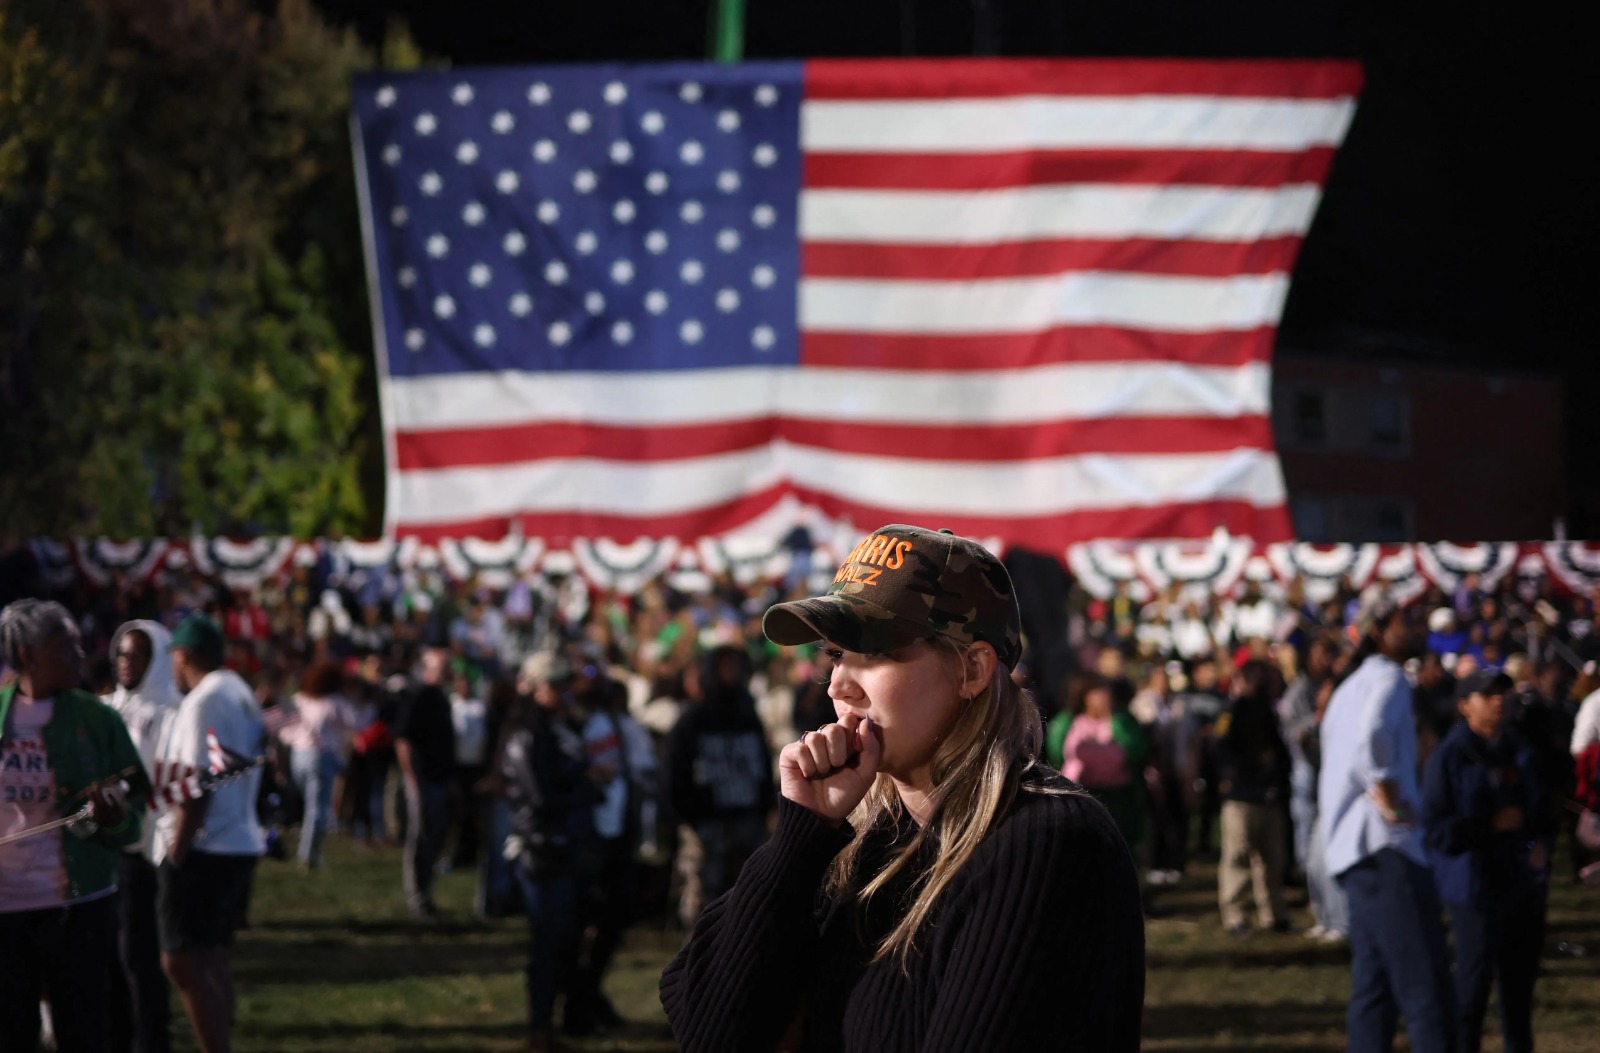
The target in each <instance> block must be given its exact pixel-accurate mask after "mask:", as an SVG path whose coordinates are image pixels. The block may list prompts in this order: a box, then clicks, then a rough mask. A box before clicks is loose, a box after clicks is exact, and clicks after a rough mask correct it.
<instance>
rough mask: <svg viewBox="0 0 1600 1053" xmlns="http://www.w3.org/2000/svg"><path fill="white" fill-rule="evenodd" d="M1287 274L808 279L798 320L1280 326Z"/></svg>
mask: <svg viewBox="0 0 1600 1053" xmlns="http://www.w3.org/2000/svg"><path fill="white" fill-rule="evenodd" d="M1288 291H1289V276H1288V275H1286V274H1282V273H1277V274H1245V275H1238V276H1236V277H1232V278H1191V277H1185V276H1179V275H1168V274H1129V273H1124V272H1116V271H1077V272H1068V273H1066V274H1050V275H1045V276H1044V277H1040V278H991V279H985V280H982V281H966V282H939V281H892V280H874V279H862V278H806V279H804V280H802V281H801V282H800V324H801V326H802V327H803V328H804V329H806V330H809V331H811V332H845V333H916V334H932V333H969V334H983V333H1032V332H1041V331H1044V330H1047V329H1053V328H1056V327H1058V326H1063V325H1108V326H1119V327H1126V328H1130V329H1143V330H1148V331H1152V332H1164V333H1214V332H1218V331H1222V330H1233V329H1257V328H1260V327H1261V326H1266V325H1277V324H1278V317H1279V315H1281V314H1282V313H1283V301H1284V297H1285V296H1287V295H1288Z"/></svg>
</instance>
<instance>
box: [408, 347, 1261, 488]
mask: <svg viewBox="0 0 1600 1053" xmlns="http://www.w3.org/2000/svg"><path fill="white" fill-rule="evenodd" d="M389 387H390V397H391V399H392V406H393V410H394V415H393V417H391V420H392V421H394V423H395V425H396V426H397V427H398V428H400V429H401V430H413V429H437V428H482V427H493V426H497V425H516V424H526V423H529V422H533V421H536V422H550V421H582V422H586V423H590V424H602V425H618V426H625V427H650V426H660V425H667V426H671V425H695V424H709V423H717V422H725V421H739V420H750V419H752V418H759V417H767V416H773V415H776V416H788V417H799V418H803V419H806V420H816V419H828V420H839V421H862V422H867V423H873V422H877V423H883V424H932V425H941V424H983V423H993V424H997V425H999V424H1020V423H1026V422H1048V421H1058V420H1073V419H1086V418H1098V417H1108V416H1127V417H1151V416H1162V415H1168V416H1216V417H1239V416H1259V415H1262V414H1265V413H1266V412H1267V410H1268V407H1269V406H1270V405H1271V402H1270V396H1271V387H1272V373H1271V369H1270V368H1269V367H1268V366H1267V365H1266V364H1265V363H1251V364H1248V365H1244V366H1238V367H1221V366H1190V365H1185V364H1183V363H1178V362H1101V363H1071V364H1059V365H1050V366H1036V367H1032V368H1028V369H1017V370H1003V371H995V372H987V373H985V372H960V373H946V372H932V371H906V370H891V369H832V368H828V369H823V368H793V367H789V368H774V369H755V368H742V369H708V370H674V371H667V372H658V373H522V372H503V373H459V374H453V375H445V376H434V377H395V378H392V379H391V380H390V382H389ZM406 507H408V508H409V507H411V506H410V505H407V506H406Z"/></svg>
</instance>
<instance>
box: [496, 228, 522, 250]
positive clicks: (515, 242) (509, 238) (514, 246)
mask: <svg viewBox="0 0 1600 1053" xmlns="http://www.w3.org/2000/svg"><path fill="white" fill-rule="evenodd" d="M500 247H501V248H503V249H505V250H506V255H507V256H521V255H522V254H523V253H524V252H526V251H527V249H528V239H527V238H526V237H524V236H523V233H522V231H520V230H513V231H512V232H511V233H509V234H507V235H506V236H505V240H504V241H502V242H501V243H500Z"/></svg>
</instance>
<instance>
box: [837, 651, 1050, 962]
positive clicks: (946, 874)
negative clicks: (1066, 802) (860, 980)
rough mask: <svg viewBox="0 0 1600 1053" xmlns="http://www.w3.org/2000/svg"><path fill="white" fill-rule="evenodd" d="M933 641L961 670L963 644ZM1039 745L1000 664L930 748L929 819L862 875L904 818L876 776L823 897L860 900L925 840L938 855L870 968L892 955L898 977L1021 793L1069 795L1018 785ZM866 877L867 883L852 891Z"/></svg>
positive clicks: (1030, 709) (1038, 728)
mask: <svg viewBox="0 0 1600 1053" xmlns="http://www.w3.org/2000/svg"><path fill="white" fill-rule="evenodd" d="M932 642H934V643H935V644H936V645H944V646H942V647H941V649H944V650H947V651H948V653H949V654H951V655H953V656H955V661H956V662H957V663H959V662H960V661H961V660H962V656H963V655H964V653H965V651H964V649H963V648H962V647H961V646H960V645H959V644H957V643H955V642H954V641H951V640H948V639H946V638H944V637H938V636H936V637H934V638H933V641H932ZM1042 740H1043V727H1042V725H1041V723H1040V719H1039V709H1038V707H1037V706H1036V705H1034V702H1033V699H1032V698H1031V697H1030V696H1029V695H1028V694H1027V692H1025V691H1023V690H1022V688H1021V687H1019V686H1017V684H1016V683H1015V682H1014V681H1013V680H1012V679H1011V675H1010V670H1008V669H1006V668H1005V667H1004V666H1003V665H1002V664H1001V663H1000V662H998V661H996V662H995V664H994V674H993V675H992V676H991V677H990V679H989V683H988V684H987V685H985V686H984V689H983V690H982V691H980V692H979V693H978V694H977V695H975V696H974V697H973V698H971V699H970V700H966V701H963V702H962V704H961V709H960V711H959V712H958V714H957V716H956V718H955V721H954V722H953V723H952V724H951V726H950V728H949V730H947V731H946V732H945V734H944V736H943V737H942V738H941V739H940V740H939V742H938V744H937V745H936V746H935V749H934V755H933V761H932V765H931V768H932V779H933V793H932V795H931V797H930V803H931V811H930V813H929V816H928V821H927V822H926V823H924V824H923V825H922V826H921V828H920V829H919V830H918V831H917V833H916V836H915V837H913V838H912V839H911V840H910V842H909V843H908V844H906V845H904V846H903V847H901V848H899V849H898V850H896V851H895V852H894V854H893V855H892V856H891V857H890V858H889V860H888V861H887V862H886V863H885V864H884V865H883V867H882V869H880V870H879V871H878V872H877V873H876V874H871V875H863V874H861V872H860V871H861V866H862V860H861V852H862V848H863V846H864V845H865V843H866V841H867V839H868V837H869V836H870V835H871V834H872V833H873V832H874V831H878V830H883V829H892V828H894V827H895V826H897V825H898V824H899V823H900V820H901V818H902V816H903V815H904V814H905V808H904V805H903V804H902V803H901V801H900V795H899V793H898V792H897V791H896V789H895V784H894V780H893V779H892V778H890V777H889V776H888V775H885V774H883V773H881V772H880V773H879V774H878V777H877V780H876V781H875V782H874V783H873V784H872V788H871V789H869V790H868V791H867V795H866V797H865V798H863V799H862V801H861V803H860V804H859V805H857V806H856V809H855V811H854V812H852V813H851V814H850V823H851V826H852V827H853V828H854V829H855V831H856V833H855V837H853V838H852V839H851V841H850V843H849V844H848V845H846V846H845V848H844V850H843V851H841V852H840V853H839V854H838V855H837V856H835V857H834V860H833V863H832V865H831V866H830V867H829V870H828V875H827V880H826V882H825V885H824V888H825V890H826V892H827V894H828V896H829V897H830V898H832V899H833V900H834V901H835V902H844V901H845V900H847V899H848V898H850V897H852V896H854V897H857V898H858V899H859V900H860V901H862V902H865V901H867V900H869V899H871V898H872V897H873V896H874V895H876V894H877V893H879V892H881V891H883V889H884V888H885V887H886V886H888V885H889V883H890V882H892V881H893V880H894V879H895V877H896V876H897V875H899V874H900V873H901V872H903V871H904V870H906V868H907V867H910V866H911V865H912V864H913V861H914V860H915V859H916V858H917V856H918V854H919V853H920V852H921V850H922V849H923V847H924V846H925V845H927V844H928V843H930V842H931V843H932V844H933V846H934V852H935V857H934V861H933V865H932V866H931V867H929V868H928V870H927V871H926V872H925V873H923V874H921V875H918V876H917V878H916V880H915V883H914V884H913V886H912V888H911V895H912V900H911V904H910V906H909V908H907V909H906V911H905V913H904V916H903V917H901V918H900V920H899V921H898V922H897V923H896V924H895V926H894V928H893V929H892V930H890V932H889V934H888V935H887V936H885V937H884V938H883V941H882V942H881V943H880V944H879V945H878V947H877V949H876V951H875V953H874V955H873V961H874V962H878V961H882V960H883V959H885V958H888V957H891V956H892V957H894V958H895V959H896V960H897V962H898V964H899V965H900V968H901V969H902V970H904V969H906V968H907V966H908V962H909V961H910V956H911V952H912V950H913V948H914V946H915V942H916V936H917V932H918V931H919V930H920V929H921V928H922V926H923V924H924V923H926V922H927V920H928V919H929V918H930V917H931V916H932V914H933V910H934V907H935V906H936V905H937V904H938V901H939V897H940V896H941V895H943V893H944V891H945V889H947V888H949V886H950V883H951V882H952V881H953V880H954V879H955V876H956V874H957V873H958V872H959V871H960V870H961V868H962V867H963V866H965V865H966V863H967V861H968V860H970V859H971V858H972V856H973V853H975V852H976V851H977V850H978V846H979V845H981V844H982V843H983V841H984V839H985V838H987V837H988V836H989V835H990V834H991V833H993V832H994V830H995V828H996V827H998V826H999V825H1000V822H1001V820H1002V819H1004V818H1005V816H1006V814H1007V813H1008V812H1009V811H1010V808H1011V804H1012V802H1013V801H1014V800H1015V799H1016V796H1017V793H1018V791H1019V790H1023V791H1027V792H1033V793H1070V792H1072V791H1070V790H1068V789H1066V788H1065V787H1064V786H1059V785H1051V784H1046V783H1041V782H1038V781H1030V780H1026V779H1025V778H1024V776H1025V774H1026V773H1027V772H1028V771H1029V769H1031V768H1033V767H1034V765H1035V763H1036V761H1037V758H1038V756H1039V752H1040V746H1041V744H1042ZM863 877H865V883H864V884H861V885H860V887H859V889H858V888H857V885H858V883H859V882H860V880H861V879H862V878H863Z"/></svg>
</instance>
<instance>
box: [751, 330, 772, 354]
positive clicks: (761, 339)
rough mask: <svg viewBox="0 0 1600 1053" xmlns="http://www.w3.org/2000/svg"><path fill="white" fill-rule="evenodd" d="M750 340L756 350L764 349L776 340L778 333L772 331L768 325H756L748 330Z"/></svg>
mask: <svg viewBox="0 0 1600 1053" xmlns="http://www.w3.org/2000/svg"><path fill="white" fill-rule="evenodd" d="M750 342H751V343H752V344H754V345H756V348H757V350H760V351H765V350H767V349H768V348H770V347H771V346H772V345H773V344H775V343H777V342H778V334H777V333H774V332H773V331H772V326H770V325H758V326H756V327H755V329H753V330H751V332H750Z"/></svg>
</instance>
